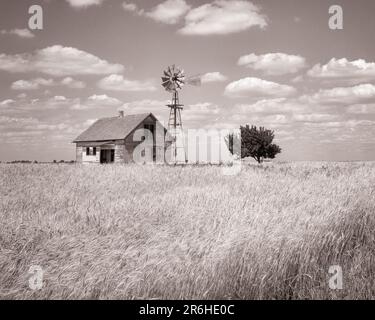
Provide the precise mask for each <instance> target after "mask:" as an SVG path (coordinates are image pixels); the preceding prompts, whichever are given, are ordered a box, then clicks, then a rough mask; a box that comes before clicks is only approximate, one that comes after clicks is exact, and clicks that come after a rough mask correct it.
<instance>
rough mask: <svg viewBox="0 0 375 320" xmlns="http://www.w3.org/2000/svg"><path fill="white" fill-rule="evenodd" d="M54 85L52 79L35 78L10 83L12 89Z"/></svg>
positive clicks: (29, 88)
mask: <svg viewBox="0 0 375 320" xmlns="http://www.w3.org/2000/svg"><path fill="white" fill-rule="evenodd" d="M53 85H55V82H54V80H53V79H43V78H35V79H31V80H18V81H15V82H13V83H12V85H11V88H12V89H13V90H37V89H39V88H40V87H41V86H46V87H50V86H53Z"/></svg>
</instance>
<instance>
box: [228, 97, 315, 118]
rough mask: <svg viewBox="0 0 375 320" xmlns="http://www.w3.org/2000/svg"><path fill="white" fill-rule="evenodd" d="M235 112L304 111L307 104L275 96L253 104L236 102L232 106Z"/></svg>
mask: <svg viewBox="0 0 375 320" xmlns="http://www.w3.org/2000/svg"><path fill="white" fill-rule="evenodd" d="M234 110H235V112H238V113H248V114H253V113H262V114H266V113H290V112H293V113H294V112H295V113H297V112H306V111H308V106H307V105H306V104H302V103H299V102H298V101H295V100H294V99H287V98H276V99H262V100H259V101H256V102H255V103H253V104H237V105H235V106H234Z"/></svg>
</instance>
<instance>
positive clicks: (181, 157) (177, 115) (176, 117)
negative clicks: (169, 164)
mask: <svg viewBox="0 0 375 320" xmlns="http://www.w3.org/2000/svg"><path fill="white" fill-rule="evenodd" d="M167 107H169V108H170V112H169V121H168V131H169V133H170V135H171V136H172V140H173V142H172V156H173V159H172V160H173V161H174V163H179V162H182V163H186V162H187V156H186V150H185V136H184V130H183V127H182V118H181V111H182V110H183V105H182V104H180V101H179V97H178V91H174V92H173V96H172V103H171V104H168V105H167Z"/></svg>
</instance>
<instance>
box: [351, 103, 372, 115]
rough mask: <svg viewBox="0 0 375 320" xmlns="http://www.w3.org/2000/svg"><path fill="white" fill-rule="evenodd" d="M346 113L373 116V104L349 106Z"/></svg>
mask: <svg viewBox="0 0 375 320" xmlns="http://www.w3.org/2000/svg"><path fill="white" fill-rule="evenodd" d="M347 112H348V113H352V114H375V103H371V104H355V105H352V106H349V107H348V108H347Z"/></svg>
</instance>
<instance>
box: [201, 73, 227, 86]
mask: <svg viewBox="0 0 375 320" xmlns="http://www.w3.org/2000/svg"><path fill="white" fill-rule="evenodd" d="M227 80H228V78H227V77H226V76H224V75H223V74H221V73H220V72H208V73H206V74H204V75H203V76H202V77H201V81H202V83H210V82H224V81H227Z"/></svg>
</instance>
